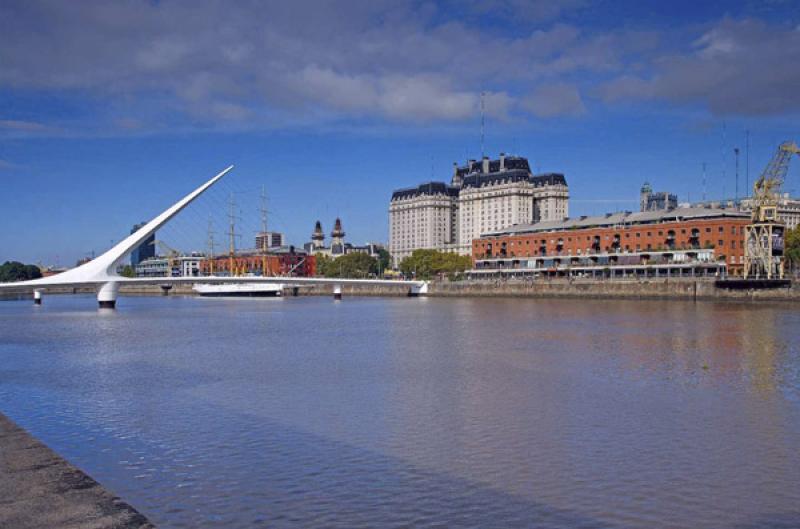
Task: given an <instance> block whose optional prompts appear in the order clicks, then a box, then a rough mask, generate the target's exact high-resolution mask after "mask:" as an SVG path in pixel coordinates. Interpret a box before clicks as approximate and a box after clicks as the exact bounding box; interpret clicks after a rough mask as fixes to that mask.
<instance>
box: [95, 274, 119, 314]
mask: <svg viewBox="0 0 800 529" xmlns="http://www.w3.org/2000/svg"><path fill="white" fill-rule="evenodd" d="M118 293H119V283H117V282H116V281H109V282H108V283H103V285H102V286H101V287H100V289H99V290H98V291H97V304H98V305H99V306H100V308H101V309H113V308H116V306H117V294H118Z"/></svg>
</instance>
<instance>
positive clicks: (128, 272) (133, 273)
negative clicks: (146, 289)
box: [119, 265, 136, 277]
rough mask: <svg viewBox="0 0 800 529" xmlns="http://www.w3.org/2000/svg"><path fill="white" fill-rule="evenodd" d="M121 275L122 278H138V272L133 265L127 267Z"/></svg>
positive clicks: (123, 268)
mask: <svg viewBox="0 0 800 529" xmlns="http://www.w3.org/2000/svg"><path fill="white" fill-rule="evenodd" d="M119 275H121V276H122V277H136V270H134V268H133V267H132V266H131V265H125V266H124V267H122V270H121V271H120V273H119Z"/></svg>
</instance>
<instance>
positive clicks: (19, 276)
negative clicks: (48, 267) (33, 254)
mask: <svg viewBox="0 0 800 529" xmlns="http://www.w3.org/2000/svg"><path fill="white" fill-rule="evenodd" d="M40 277H42V271H41V270H39V267H38V266H36V265H32V264H28V265H26V264H23V263H20V262H19V261H6V262H5V263H3V264H2V265H0V283H10V282H12V281H27V280H29V279H39V278H40Z"/></svg>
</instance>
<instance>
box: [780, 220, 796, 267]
mask: <svg viewBox="0 0 800 529" xmlns="http://www.w3.org/2000/svg"><path fill="white" fill-rule="evenodd" d="M783 254H784V255H785V256H786V260H787V261H789V265H790V266H791V267H792V268H793V269H798V268H800V226H797V227H795V229H793V230H789V231H788V232H786V236H785V239H784V250H783Z"/></svg>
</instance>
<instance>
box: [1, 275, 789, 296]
mask: <svg viewBox="0 0 800 529" xmlns="http://www.w3.org/2000/svg"><path fill="white" fill-rule="evenodd" d="M408 290H409V289H408V287H405V286H384V285H381V286H377V285H349V284H344V285H342V294H343V295H344V296H406V295H407V294H408ZM68 293H92V294H93V293H95V289H92V288H78V289H73V288H61V289H52V290H51V289H48V292H47V295H50V294H68ZM297 293H298V295H300V296H307V295H312V296H333V285H314V286H303V287H300V288H299V289H298V290H297ZM120 294H121V295H126V296H136V295H141V296H154V295H163V291H162V289H161V287H160V286H159V285H125V286H122V287H121V288H120ZM169 295H171V296H172V295H194V291H193V290H192V287H191V285H186V284H181V285H178V284H176V285H174V286H173V287H172V289H171V290H170V291H169ZM285 295H287V296H291V295H292V290H291V289H287V290H286V291H285ZM428 295H429V296H431V297H528V298H536V297H549V298H604V299H683V300H718V301H800V281H795V282H794V284H793V286H792V287H791V288H775V289H764V290H758V289H751V290H729V289H724V288H718V287H716V286H715V285H714V280H713V279H697V280H694V279H659V280H619V279H618V280H603V281H592V280H573V281H569V280H564V279H552V280H546V279H537V280H535V281H524V280H506V281H432V282H431V283H430V285H429V289H428ZM30 296H31V293H30V292H20V293H14V294H11V295H10V296H9V297H21V298H23V299H24V298H28V297H30Z"/></svg>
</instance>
